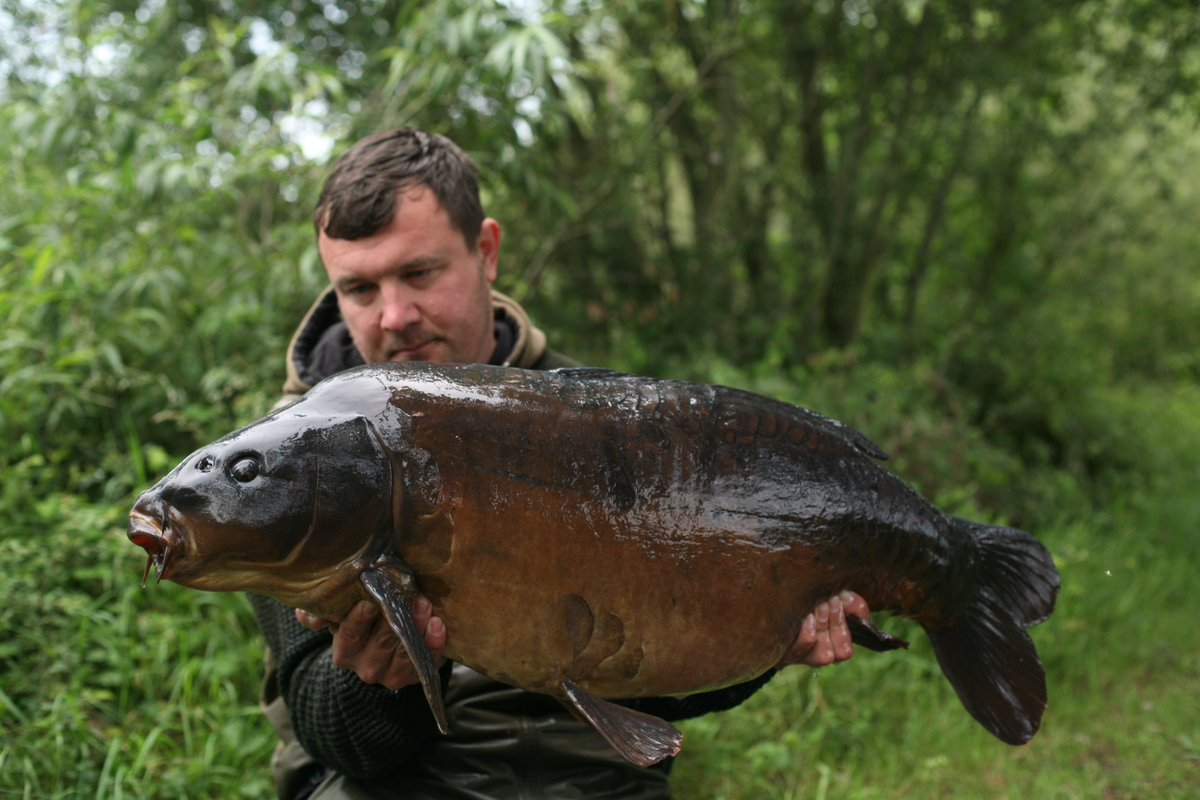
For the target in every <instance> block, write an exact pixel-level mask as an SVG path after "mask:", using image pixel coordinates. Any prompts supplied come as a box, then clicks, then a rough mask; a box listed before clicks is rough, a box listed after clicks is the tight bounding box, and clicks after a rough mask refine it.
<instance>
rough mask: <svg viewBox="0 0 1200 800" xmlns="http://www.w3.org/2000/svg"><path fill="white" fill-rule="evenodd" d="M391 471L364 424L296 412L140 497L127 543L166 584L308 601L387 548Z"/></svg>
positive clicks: (210, 453)
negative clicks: (335, 577) (333, 577)
mask: <svg viewBox="0 0 1200 800" xmlns="http://www.w3.org/2000/svg"><path fill="white" fill-rule="evenodd" d="M391 490H392V473H391V465H390V462H389V459H388V457H387V453H386V451H385V450H384V448H383V446H382V444H381V443H380V441H379V438H378V436H377V435H376V433H375V430H374V428H373V427H372V426H371V424H370V422H369V421H368V420H367V419H366V418H365V417H363V416H361V415H356V414H333V415H321V414H313V413H308V411H307V410H306V408H305V407H304V406H303V404H295V405H293V406H288V407H286V408H284V409H282V410H281V411H278V412H275V413H274V414H271V415H268V416H267V417H264V418H263V419H261V420H259V421H257V422H254V423H251V424H250V425H247V426H246V427H244V428H242V429H240V430H237V431H234V432H233V433H231V434H229V435H228V436H226V437H224V438H222V439H220V440H218V441H216V442H214V443H212V444H210V445H208V446H206V447H202V448H200V449H199V450H197V451H196V452H194V453H192V454H191V455H190V456H188V457H187V458H186V459H184V460H183V462H182V463H180V464H179V466H177V467H176V468H175V469H174V470H172V471H171V473H170V474H168V475H167V476H166V477H165V478H163V479H162V480H161V481H159V482H158V483H157V484H156V485H155V486H153V487H151V488H150V489H147V490H146V491H144V492H142V494H141V495H140V496H139V497H138V498H137V501H136V502H135V503H134V505H133V509H132V510H131V511H130V514H129V533H128V535H129V539H130V540H131V541H132V542H133V543H134V544H136V545H139V546H140V547H142V548H144V549H145V550H146V553H147V555H148V560H147V563H146V572H145V573H144V574H143V579H142V580H143V583H144V582H145V577H146V575H148V574H149V571H150V566H151V564H153V565H154V566H155V568H156V570H157V572H158V579H159V580H162V579H163V578H167V579H169V580H172V581H175V582H176V583H180V584H183V585H184V586H189V587H192V588H196V589H205V590H209V591H255V592H260V593H263V594H269V595H271V596H274V597H277V598H279V599H281V600H283V599H285V598H290V599H292V600H293V601H295V600H296V598H300V597H303V596H304V595H305V593H306V592H311V591H312V590H313V587H315V586H318V585H320V584H321V583H322V582H323V581H325V580H327V579H328V578H329V576H330V574H331V573H333V572H335V571H337V570H338V569H339V568H340V567H342V566H345V565H346V564H348V563H350V562H353V561H355V559H357V558H359V557H361V556H364V555H368V554H371V553H372V552H373V550H374V549H382V547H383V546H384V544H385V543H384V542H383V541H382V539H384V538H386V537H387V536H389V535H390V531H391V516H392V512H391V509H392V503H391Z"/></svg>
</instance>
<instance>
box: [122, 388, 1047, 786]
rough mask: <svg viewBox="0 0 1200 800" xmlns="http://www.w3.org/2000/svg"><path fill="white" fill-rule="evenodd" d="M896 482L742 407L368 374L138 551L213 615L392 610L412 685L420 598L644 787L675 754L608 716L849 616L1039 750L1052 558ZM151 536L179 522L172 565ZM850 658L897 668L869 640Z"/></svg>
mask: <svg viewBox="0 0 1200 800" xmlns="http://www.w3.org/2000/svg"><path fill="white" fill-rule="evenodd" d="M882 456H883V454H882V453H881V452H879V450H878V448H876V447H875V446H874V445H873V444H872V443H871V442H870V441H869V440H867V439H866V438H865V437H863V436H862V435H861V434H859V433H857V432H856V431H854V430H852V429H850V428H847V427H846V426H843V425H841V424H840V423H837V422H834V421H833V420H829V419H827V418H825V417H822V416H821V415H819V414H815V413H813V412H810V411H806V410H804V409H800V408H797V407H795V406H790V405H788V404H785V403H781V402H778V401H775V400H770V399H768V398H764V397H760V396H757V395H752V394H749V393H746V392H741V391H737V390H733V389H727V388H723V387H713V386H707V385H703V384H693V383H683V382H670V381H658V380H653V379H647V378H638V377H634V376H623V375H618V374H616V373H608V372H605V371H601V370H567V371H560V372H551V373H536V372H526V371H522V370H512V369H504V368H495V367H483V366H459V367H445V366H433V365H376V366H371V367H364V368H361V369H360V370H356V371H353V372H350V373H343V374H342V375H339V376H335V377H334V378H331V379H329V380H328V381H326V382H325V383H323V384H321V385H320V386H318V387H317V388H315V389H314V390H313V391H311V392H310V393H309V394H308V395H307V396H306V397H305V398H304V399H302V400H301V401H298V402H297V403H295V404H293V405H291V406H289V407H287V408H285V409H281V410H280V411H277V412H275V413H274V414H272V415H269V416H268V417H267V418H265V419H264V420H260V421H259V422H258V423H254V424H252V425H250V426H247V427H246V428H244V429H242V430H241V431H237V432H234V433H233V434H231V435H230V436H228V437H226V438H225V439H222V440H220V441H218V442H216V443H214V444H213V445H211V446H209V447H208V448H202V449H201V450H200V451H198V452H197V453H196V454H193V456H191V457H189V459H188V460H186V461H184V462H183V464H181V465H180V467H178V468H177V469H176V470H175V471H174V472H173V473H172V474H171V475H169V476H167V478H164V480H163V481H162V482H160V483H159V484H158V485H157V486H156V487H154V488H153V489H150V490H148V491H147V492H146V493H144V494H143V496H142V497H141V498H139V500H138V502H137V504H136V505H135V508H134V511H133V512H132V514H131V528H130V538H131V539H132V540H133V541H134V542H135V543H137V544H140V545H142V546H144V547H146V548H147V550H148V552H149V554H150V559H151V561H154V562H155V563H156V564H157V565H158V567H159V570H160V576H162V577H169V578H171V579H172V580H176V581H178V582H180V583H184V584H185V585H192V586H195V587H197V588H205V589H219V590H233V589H246V590H250V591H257V592H262V593H265V594H269V595H272V596H275V597H277V598H279V599H280V600H282V601H283V602H285V603H289V604H292V605H296V606H299V607H302V608H306V609H308V610H310V611H313V612H315V613H319V614H321V615H323V616H327V617H330V618H333V619H340V618H341V616H342V615H344V614H345V613H346V612H347V611H348V609H349V608H351V607H352V606H353V604H354V603H355V602H357V601H358V600H359V599H361V598H363V597H371V598H374V599H375V600H377V601H378V602H379V603H380V605H381V606H382V607H383V608H384V611H385V614H387V615H388V619H389V621H390V622H392V624H393V626H394V627H397V629H398V633H399V634H400V636H401V640H402V641H404V642H405V645H406V646H407V647H408V648H409V650H410V652H411V653H412V654H413V655H414V660H417V661H418V663H419V661H420V656H421V653H420V652H419V651H420V650H422V649H423V648H424V644H423V642H422V641H421V640H420V637H419V635H415V633H414V631H415V628H414V629H412V630H410V631H409V633H408V634H407V635H405V634H404V632H403V628H404V627H405V626H406V625H411V615H409V612H408V609H407V605H406V603H407V602H408V601H409V600H410V599H411V595H412V593H413V592H415V591H420V592H421V593H422V594H425V595H426V596H428V597H429V598H430V600H431V601H432V602H433V605H434V608H435V612H436V613H437V614H438V615H439V616H441V617H442V618H443V620H444V621H445V623H446V627H447V630H448V631H449V632H450V635H449V638H448V641H447V646H446V650H445V655H446V656H447V657H449V658H452V659H454V660H457V661H461V662H462V663H465V664H467V665H468V666H471V667H473V668H475V669H477V670H479V671H481V672H483V673H485V674H488V675H490V676H492V677H494V678H496V679H498V680H502V681H505V682H507V683H510V684H513V685H516V686H520V687H522V688H526V689H529V690H532V691H541V692H547V693H550V694H553V695H555V696H557V697H559V698H560V699H562V700H563V701H564V702H565V703H566V704H567V705H568V706H571V707H572V708H573V709H575V710H576V711H577V712H578V713H580V714H581V715H582V716H584V717H585V718H588V719H589V720H591V721H592V722H593V724H596V726H597V728H598V729H599V730H600V731H601V733H603V734H604V735H605V736H606V737H607V738H609V740H610V742H612V743H613V744H614V746H616V747H617V748H618V749H619V750H621V751H622V753H623V754H625V755H626V756H627V757H629V758H630V759H631V760H633V761H635V762H636V763H652V762H653V761H655V760H658V759H660V758H662V757H665V756H666V755H670V754H671V753H672V752H674V749H677V742H678V734H677V732H675V731H674V729H673V728H672V727H671V726H669V725H667V724H666V723H664V722H662V721H661V720H657V719H656V718H653V717H650V718H647V719H641V717H645V715H634V713H633V712H629V711H628V710H625V709H621V708H620V707H618V706H612V705H611V704H605V703H604V702H603V700H600V699H599V698H629V697H652V696H661V695H685V694H691V693H695V692H700V691H706V690H711V689H716V688H720V687H724V686H729V685H732V684H736V683H740V682H742V681H745V680H748V679H750V678H753V677H755V676H757V675H759V674H761V673H763V672H764V671H766V670H768V669H770V668H771V667H772V666H774V665H775V664H776V663H777V662H778V660H779V658H780V657H781V656H782V654H783V653H784V651H785V650H786V648H787V646H788V645H789V644H790V642H791V641H792V640H794V638H795V635H796V633H797V631H798V629H799V627H800V624H801V622H802V620H803V618H804V617H805V616H806V615H807V614H808V613H809V612H810V611H811V610H812V609H813V608H814V606H815V605H816V604H817V603H818V602H820V601H821V600H822V599H824V598H826V597H829V596H831V595H833V594H835V593H836V592H838V591H840V590H842V589H851V590H854V591H856V592H858V593H859V594H861V595H863V597H864V598H865V599H866V600H867V601H868V603H869V605H870V606H871V607H872V608H873V609H880V610H888V611H891V612H893V613H896V614H900V615H903V616H906V617H910V618H912V619H915V620H917V621H918V622H920V623H921V624H922V625H923V626H925V628H926V629H927V630H928V631H930V633H931V636H932V637H933V638H934V642H935V650H937V651H938V656H939V660H940V661H941V663H942V665H943V668H944V669H945V670H946V671H947V674H948V677H950V679H951V681H952V683H954V685H955V688H956V689H957V690H958V692H959V695H960V697H961V698H962V699H963V702H964V704H965V705H966V706H967V708H968V710H969V711H971V713H972V714H973V715H975V716H976V718H977V719H979V720H980V721H981V722H982V723H983V724H984V725H985V726H986V727H988V729H989V730H991V731H992V732H993V733H995V734H996V735H997V736H999V737H1000V738H1002V739H1004V740H1005V741H1010V742H1014V743H1019V742H1023V741H1027V740H1028V738H1029V737H1030V736H1032V735H1033V732H1034V731H1036V729H1037V725H1038V722H1039V721H1040V717H1041V713H1042V709H1043V708H1044V705H1045V684H1044V676H1043V675H1042V671H1041V667H1040V663H1037V658H1036V651H1035V650H1034V649H1033V645H1032V642H1031V641H1030V640H1029V638H1028V636H1027V634H1025V633H1024V630H1023V629H1024V628H1025V627H1028V626H1029V625H1032V624H1035V623H1036V622H1038V621H1041V620H1042V619H1045V617H1046V616H1048V615H1049V614H1050V612H1051V610H1052V609H1053V602H1054V595H1055V592H1056V591H1057V585H1058V578H1057V573H1056V572H1055V571H1054V567H1053V563H1052V561H1051V560H1050V558H1049V555H1048V553H1046V551H1045V549H1044V548H1042V547H1041V546H1040V545H1039V544H1038V543H1037V542H1036V540H1034V539H1033V538H1032V537H1029V536H1028V535H1027V534H1024V533H1022V532H1019V531H1014V530H1012V529H1008V528H999V527H994V526H980V525H976V524H975V523H969V522H967V521H965V520H956V519H953V518H947V517H945V516H943V515H942V514H941V513H940V512H938V511H937V510H936V509H935V508H933V507H932V506H930V505H929V504H928V503H927V502H925V501H924V500H923V499H921V498H920V497H919V496H918V495H917V494H916V493H915V492H913V491H912V490H911V489H910V488H909V487H908V486H907V485H905V484H904V483H903V482H902V481H900V480H899V479H898V478H896V477H895V476H894V475H893V474H892V473H890V472H888V471H887V470H886V469H883V468H882V467H880V466H879V465H878V464H877V463H876V462H875V460H874V458H879V457H882ZM206 459H207V461H206ZM239 459H240V460H239ZM201 466H208V470H201V469H200V467H201ZM239 470H241V471H239ZM251 472H253V473H254V475H253V476H252V477H250V479H249V480H245V481H241V480H239V478H247V476H249V475H250V473H251ZM155 520H169V521H170V524H169V525H164V526H163V533H162V537H161V541H160V540H159V539H156V538H155V536H154V534H153V530H152V529H153V526H154V524H155ZM181 538H182V539H184V540H185V542H184V543H183V544H181V543H180V541H179V540H180V539H181ZM168 549H169V551H170V557H169V558H168V557H166V556H165V555H164V553H166V552H167V551H168ZM164 572H165V575H164ZM406 615H409V619H408V620H405V619H404V617H405V616H406ZM977 619H978V620H979V621H980V624H977ZM939 632H941V633H940V634H939ZM856 641H858V642H859V643H861V644H865V645H866V646H868V647H875V648H877V649H887V648H888V647H891V646H895V643H894V642H890V641H888V640H887V638H886V637H885V636H884V635H882V634H880V633H878V632H877V631H873V630H872V629H871V628H870V627H869V626H858V628H857V630H856ZM425 655H426V656H427V655H428V651H427V650H426V653H425ZM431 664H432V660H431V659H428V664H427V669H432V667H431V666H430V665H431ZM423 677H425V678H426V680H425V681H424V682H425V685H426V691H427V694H428V695H429V697H430V701H431V704H433V705H434V706H435V713H436V712H437V711H438V710H439V709H437V708H436V707H437V706H438V705H439V704H440V697H439V696H438V695H437V688H438V687H435V686H431V685H430V684H431V683H436V675H432V674H431V675H426V676H423ZM997 687H998V688H997ZM664 726H665V727H664ZM647 731H649V732H648V733H647ZM647 737H648V738H649V739H650V740H651V743H650V744H643V743H642V740H643V739H645V738H647Z"/></svg>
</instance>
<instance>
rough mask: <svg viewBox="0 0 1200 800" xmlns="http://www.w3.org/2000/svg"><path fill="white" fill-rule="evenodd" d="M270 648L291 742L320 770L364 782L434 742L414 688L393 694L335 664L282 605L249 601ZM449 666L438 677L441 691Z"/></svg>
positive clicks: (325, 645) (317, 634)
mask: <svg viewBox="0 0 1200 800" xmlns="http://www.w3.org/2000/svg"><path fill="white" fill-rule="evenodd" d="M249 597H250V604H251V606H253V608H254V613H255V616H256V617H257V618H258V623H259V626H260V627H261V628H262V631H263V635H264V637H265V639H266V642H267V645H268V646H269V647H270V648H271V653H272V655H273V656H274V659H275V663H276V669H277V671H278V685H279V690H280V693H281V695H282V696H283V699H284V702H285V703H286V704H287V707H288V711H289V713H290V714H291V717H292V725H293V727H294V729H295V732H296V738H297V739H298V740H299V741H300V743H301V744H302V745H303V746H304V749H305V750H307V751H308V753H309V754H310V755H311V756H312V757H313V758H315V759H316V760H317V761H319V762H321V763H322V764H324V765H325V766H327V767H329V768H331V769H333V770H335V771H337V772H340V773H342V774H344V775H346V776H347V777H350V778H354V779H359V780H367V779H371V778H377V777H380V776H383V775H386V774H389V773H391V772H394V771H396V770H398V769H400V768H401V767H403V766H404V764H405V763H406V762H408V761H409V760H410V759H411V758H413V757H414V756H415V755H416V754H417V753H418V752H419V751H420V750H421V749H422V748H423V747H424V746H425V745H426V744H428V743H429V742H430V741H431V740H433V738H434V737H436V736H437V735H438V731H437V723H436V722H435V721H434V719H433V714H432V713H431V712H430V710H429V705H428V703H427V702H426V700H425V695H424V693H423V691H422V690H421V687H420V686H419V685H414V686H407V687H405V688H403V689H400V690H398V691H392V690H390V689H388V688H386V687H383V686H377V685H372V684H368V683H364V682H363V681H361V680H359V678H358V676H357V675H355V674H354V673H353V672H352V671H350V670H347V669H341V668H340V667H337V666H335V665H334V663H333V656H332V650H333V637H332V636H331V635H330V633H329V632H328V631H327V630H320V631H312V630H309V629H308V628H306V627H304V626H303V625H301V624H300V623H299V622H297V621H296V617H295V611H294V609H292V608H289V607H288V606H285V605H284V604H283V603H280V602H279V601H277V600H274V599H272V598H269V597H264V596H262V595H255V594H251V595H250V596H249ZM449 676H450V663H449V662H447V663H446V665H445V666H444V667H443V669H442V682H443V688H444V687H445V683H446V682H447V681H448V680H449Z"/></svg>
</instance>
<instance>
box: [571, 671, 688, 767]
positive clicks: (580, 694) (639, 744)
mask: <svg viewBox="0 0 1200 800" xmlns="http://www.w3.org/2000/svg"><path fill="white" fill-rule="evenodd" d="M560 686H561V688H562V697H560V699H563V700H564V702H565V703H566V705H568V706H569V707H570V708H571V709H572V710H573V712H574V713H575V714H576V716H578V717H581V718H582V719H585V720H587V721H588V722H590V723H591V724H592V727H594V728H595V729H596V730H597V731H599V733H600V735H601V736H603V737H604V738H605V739H606V740H607V741H608V743H609V744H611V745H612V746H613V747H615V748H616V750H617V752H618V753H620V754H621V755H622V756H624V757H625V759H626V760H627V761H629V762H631V763H633V764H637V765H638V766H639V767H649V766H651V765H652V764H657V763H658V762H659V761H662V760H663V759H664V758H669V757H670V756H673V755H675V754H676V753H678V752H679V743H680V742H681V741H682V740H683V734H682V733H680V732H679V729H678V728H676V727H675V726H674V725H672V724H671V723H669V722H667V721H666V720H664V719H660V718H659V717H655V716H652V715H650V714H643V713H642V712H640V711H634V710H633V709H631V708H625V707H624V706H619V705H617V704H616V703H610V702H609V701H607V700H603V699H601V698H599V697H597V696H596V695H594V694H592V693H591V692H589V691H588V690H587V689H584V688H583V687H582V686H580V685H579V684H577V683H575V682H574V681H571V680H566V679H564V680H563V682H562V683H561V684H560Z"/></svg>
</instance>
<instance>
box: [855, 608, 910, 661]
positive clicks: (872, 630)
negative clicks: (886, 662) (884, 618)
mask: <svg viewBox="0 0 1200 800" xmlns="http://www.w3.org/2000/svg"><path fill="white" fill-rule="evenodd" d="M846 627H848V628H849V629H850V641H852V642H854V643H855V644H857V645H861V646H862V647H865V648H867V649H868V650H874V651H875V652H877V653H884V652H887V651H888V650H896V649H899V648H901V647H902V648H904V649H905V650H907V649H908V642H906V641H904V640H903V639H901V638H900V637H898V636H892V635H891V634H890V633H888V632H886V631H882V630H880V629H879V628H876V627H875V626H874V625H872V624H871V623H870V622H868V621H867V620H865V619H863V618H862V617H858V616H855V615H854V614H847V615H846Z"/></svg>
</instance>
